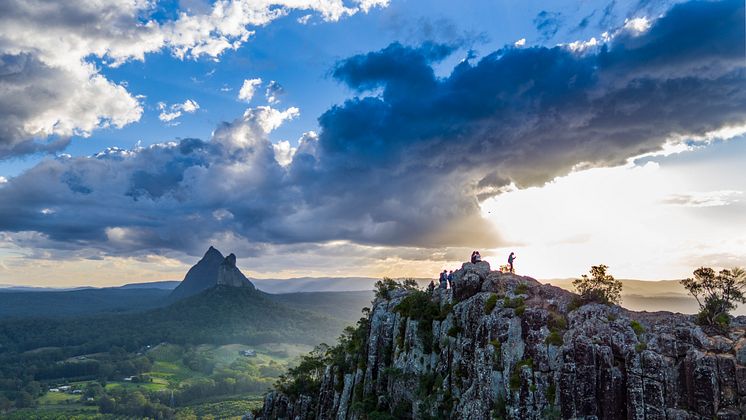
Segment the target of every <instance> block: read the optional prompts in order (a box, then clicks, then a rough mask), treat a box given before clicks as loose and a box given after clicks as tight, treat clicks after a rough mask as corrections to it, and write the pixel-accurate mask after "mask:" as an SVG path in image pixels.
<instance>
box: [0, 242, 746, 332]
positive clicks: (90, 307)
mask: <svg viewBox="0 0 746 420" xmlns="http://www.w3.org/2000/svg"><path fill="white" fill-rule="evenodd" d="M229 257H230V256H229ZM226 258H228V257H223V255H222V253H220V251H218V250H216V249H215V248H212V247H210V249H208V251H207V252H206V253H205V256H204V257H203V258H202V259H201V260H200V261H199V262H198V263H197V264H196V265H195V266H194V267H192V268H191V269H190V270H189V272H188V273H187V275H186V276H185V278H184V281H181V282H180V281H174V280H166V281H156V282H148V283H130V284H125V285H123V286H119V287H108V288H93V287H76V288H67V289H55V288H48V287H31V286H13V285H0V318H1V317H7V316H50V315H51V316H62V315H80V314H87V313H96V312H117V313H119V312H134V311H141V310H143V309H148V308H155V307H158V306H161V305H165V304H167V303H170V302H171V303H172V302H175V301H177V300H179V299H181V298H184V297H187V296H192V295H194V294H197V293H199V292H201V291H204V290H206V289H208V288H210V287H213V286H215V285H216V284H218V276H217V273H218V271H219V269H220V266H221V265H222V264H223V263H224V262H225V260H226ZM233 266H234V267H235V264H233ZM230 270H233V269H232V268H231V269H230ZM235 271H236V272H237V273H238V274H236V276H237V277H239V278H240V279H241V281H243V280H244V279H245V281H246V282H248V284H253V286H255V287H256V289H258V290H261V291H263V292H266V293H270V294H297V293H311V292H323V293H326V294H324V295H323V296H327V297H330V296H331V295H330V294H328V293H330V292H366V293H367V294H363V295H365V296H369V295H370V293H369V292H370V291H371V290H373V289H374V285H375V283H376V281H378V280H379V279H378V278H374V277H297V278H289V279H256V278H247V277H245V276H243V274H242V273H241V272H240V270H238V268H235ZM239 275H240V276H239ZM417 280H418V282H419V283H420V285H421V286H425V285H427V283H429V281H430V279H425V278H418V279H417ZM541 281H542V282H543V283H549V284H553V285H555V286H558V287H561V288H563V289H566V290H573V288H572V281H573V279H549V280H541ZM622 282H623V284H624V288H623V290H622V306H624V307H626V308H628V309H631V310H635V311H644V310H648V311H658V310H665V311H671V312H681V313H695V312H697V310H698V307H697V303H696V301H695V300H694V299H693V298H691V297H690V296H689V295H688V294H687V293H686V290H684V288H683V287H682V286H681V284H679V280H659V281H647V280H632V279H623V280H622ZM253 286H252V287H253ZM172 290H173V293H170V296H169V292H170V291H172ZM138 291H140V292H139V293H138ZM10 292H12V296H11V293H10ZM124 292H126V293H124ZM319 296H321V295H319ZM350 296H361V295H354V294H353V295H350ZM301 300H302V299H301ZM335 301H336V302H337V303H339V300H338V299H335ZM355 302H356V303H355V304H356V305H357V304H359V303H360V302H357V301H355ZM368 303H369V302H363V303H362V305H366V304H368ZM735 314H737V315H746V306H741V307H739V308H738V309H736V311H735Z"/></svg>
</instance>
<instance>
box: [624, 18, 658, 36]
mask: <svg viewBox="0 0 746 420" xmlns="http://www.w3.org/2000/svg"><path fill="white" fill-rule="evenodd" d="M650 25H651V21H650V19H648V18H646V17H637V18H632V19H625V20H624V29H626V30H627V31H629V32H631V33H633V34H636V35H639V34H642V33H644V32H647V30H648V29H650Z"/></svg>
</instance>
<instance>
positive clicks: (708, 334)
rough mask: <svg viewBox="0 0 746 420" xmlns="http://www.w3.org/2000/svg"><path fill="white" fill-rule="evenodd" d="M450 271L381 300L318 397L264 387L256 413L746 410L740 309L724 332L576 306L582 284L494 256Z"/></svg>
mask: <svg viewBox="0 0 746 420" xmlns="http://www.w3.org/2000/svg"><path fill="white" fill-rule="evenodd" d="M454 274H455V280H454V288H453V289H451V290H447V291H445V290H436V291H435V292H434V293H433V294H428V295H426V296H427V300H428V301H427V302H425V303H424V306H423V304H422V302H419V306H416V305H415V306H413V305H412V303H413V302H412V300H414V298H413V296H420V297H421V296H422V295H423V292H416V291H404V290H397V291H394V292H392V293H391V295H390V296H389V297H388V298H386V299H384V298H379V299H377V300H376V301H375V302H373V306H372V308H371V311H370V313H369V316H368V323H367V325H368V326H367V329H366V335H365V337H366V338H365V339H364V341H363V343H362V346H361V348H362V350H361V351H358V352H355V353H354V354H352V353H347V354H346V355H345V360H344V362H343V363H340V362H335V363H331V364H330V365H328V366H327V367H326V369H325V371H324V374H323V378H322V379H321V386H320V390H319V391H318V393H315V394H314V395H286V394H283V393H280V392H277V391H275V392H272V393H270V394H268V395H267V396H266V398H265V401H264V407H263V408H262V411H261V414H260V415H259V418H263V419H303V420H305V419H365V418H373V415H372V413H375V414H376V415H377V416H378V417H376V418H413V419H433V418H459V419H490V418H506V419H546V418H564V419H640V420H642V419H646V420H652V419H708V420H710V419H713V418H718V419H742V418H745V417H746V339H745V338H744V330H745V328H744V327H746V322H744V321H745V320H744V319H742V318H739V319H736V320H735V321H734V323H733V327H732V328H731V330H730V331H729V333H728V334H725V335H722V334H718V333H716V332H714V331H706V330H703V329H702V328H700V327H699V326H697V325H695V324H694V322H693V317H691V316H688V315H682V314H674V313H669V312H652V313H648V312H632V311H628V310H625V309H624V308H621V307H619V306H607V305H600V304H588V305H584V306H580V307H577V308H575V307H574V306H575V304H574V303H573V302H575V301H576V300H575V299H574V298H575V297H576V295H574V294H573V293H570V292H567V291H565V290H562V289H559V288H557V287H553V286H549V285H543V284H541V283H539V282H537V281H536V280H534V279H533V278H530V277H524V276H517V275H513V274H505V273H499V272H495V271H490V267H489V264H487V263H486V262H482V263H478V264H470V263H465V264H464V265H463V267H462V268H461V269H460V270H458V271H456V272H455V273H454ZM434 305H437V306H434ZM433 307H435V308H437V311H433V310H432V308H433ZM423 308H425V309H426V311H424V310H423V312H422V313H418V312H416V310H418V309H420V310H422V309H423ZM433 312H437V313H436V314H435V315H433Z"/></svg>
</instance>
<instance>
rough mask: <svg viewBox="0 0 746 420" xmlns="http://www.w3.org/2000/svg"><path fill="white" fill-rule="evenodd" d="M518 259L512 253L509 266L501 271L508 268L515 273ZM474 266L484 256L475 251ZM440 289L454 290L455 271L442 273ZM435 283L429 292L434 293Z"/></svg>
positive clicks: (432, 283)
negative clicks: (515, 264) (515, 263)
mask: <svg viewBox="0 0 746 420" xmlns="http://www.w3.org/2000/svg"><path fill="white" fill-rule="evenodd" d="M516 258H517V257H516V256H515V252H511V253H510V255H508V265H507V266H501V271H502V269H503V267H505V268H507V269H508V270H509V272H510V273H515V268H513V261H515V259H516ZM470 261H471V263H472V264H476V263H478V262H481V261H482V255H480V254H479V251H474V252H472V253H471V259H470ZM438 282H439V284H438V288H439V289H448V288H449V287H450V288H453V270H451V271H448V270H443V272H442V273H440V276H439V277H438ZM435 287H436V285H435V281H431V282H430V285H429V286H428V287H427V288H428V290H430V291H433V290H435Z"/></svg>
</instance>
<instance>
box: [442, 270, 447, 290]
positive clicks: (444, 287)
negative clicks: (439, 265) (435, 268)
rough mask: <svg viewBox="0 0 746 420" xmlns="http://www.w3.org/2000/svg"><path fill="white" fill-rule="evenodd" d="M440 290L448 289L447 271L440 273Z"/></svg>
mask: <svg viewBox="0 0 746 420" xmlns="http://www.w3.org/2000/svg"><path fill="white" fill-rule="evenodd" d="M440 288H441V289H447V288H448V271H446V270H443V272H442V273H440Z"/></svg>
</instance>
